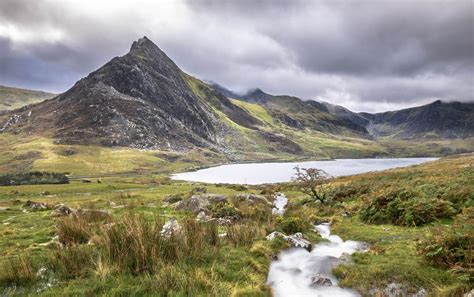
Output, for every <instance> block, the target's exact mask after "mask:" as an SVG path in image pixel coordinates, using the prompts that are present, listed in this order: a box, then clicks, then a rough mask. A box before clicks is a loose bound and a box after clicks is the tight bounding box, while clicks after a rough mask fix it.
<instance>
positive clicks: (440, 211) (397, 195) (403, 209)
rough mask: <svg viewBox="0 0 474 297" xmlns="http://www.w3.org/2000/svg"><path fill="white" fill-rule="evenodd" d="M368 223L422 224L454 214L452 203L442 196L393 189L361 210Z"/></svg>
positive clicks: (362, 216)
mask: <svg viewBox="0 0 474 297" xmlns="http://www.w3.org/2000/svg"><path fill="white" fill-rule="evenodd" d="M359 214H360V217H361V219H362V220H363V221H365V222H368V223H375V224H383V223H391V224H395V225H403V226H420V225H423V224H426V223H430V222H432V221H434V220H436V219H438V218H446V217H451V216H452V215H453V214H454V209H453V207H452V203H451V202H449V201H445V200H443V199H440V198H423V197H419V196H418V195H417V194H416V193H414V192H410V191H391V192H388V193H386V194H384V195H380V196H378V197H376V198H373V199H372V200H371V201H369V203H367V204H366V205H365V206H363V207H362V209H361V210H360V212H359Z"/></svg>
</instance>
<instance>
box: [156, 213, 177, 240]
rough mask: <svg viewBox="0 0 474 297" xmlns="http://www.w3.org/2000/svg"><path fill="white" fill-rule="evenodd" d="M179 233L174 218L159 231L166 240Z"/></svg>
mask: <svg viewBox="0 0 474 297" xmlns="http://www.w3.org/2000/svg"><path fill="white" fill-rule="evenodd" d="M180 231H181V226H180V225H179V224H178V221H177V220H176V219H175V218H172V219H171V220H169V221H168V222H166V224H164V225H163V228H162V229H161V231H160V235H161V236H163V237H166V238H169V237H171V235H173V234H177V233H179V232H180Z"/></svg>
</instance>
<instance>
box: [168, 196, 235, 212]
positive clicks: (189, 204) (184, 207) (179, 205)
mask: <svg viewBox="0 0 474 297" xmlns="http://www.w3.org/2000/svg"><path fill="white" fill-rule="evenodd" d="M219 202H227V198H226V197H225V196H222V195H217V194H202V195H193V196H191V198H189V199H185V200H182V201H179V202H176V203H174V204H173V205H172V206H173V208H174V209H175V210H181V211H189V212H193V213H195V214H198V213H199V212H201V211H204V212H206V213H207V212H208V211H209V208H210V207H211V205H214V204H217V203H219Z"/></svg>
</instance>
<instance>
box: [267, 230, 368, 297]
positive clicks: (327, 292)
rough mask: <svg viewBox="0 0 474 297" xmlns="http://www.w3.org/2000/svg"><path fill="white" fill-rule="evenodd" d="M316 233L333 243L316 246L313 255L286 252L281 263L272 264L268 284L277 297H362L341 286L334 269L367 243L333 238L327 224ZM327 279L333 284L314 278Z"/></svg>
mask: <svg viewBox="0 0 474 297" xmlns="http://www.w3.org/2000/svg"><path fill="white" fill-rule="evenodd" d="M315 228H316V230H317V231H318V232H319V234H320V235H321V237H323V238H325V239H327V240H328V241H329V242H323V243H319V244H316V245H315V246H314V248H313V250H312V251H311V252H308V251H307V250H306V249H303V248H291V249H288V250H285V251H282V252H281V253H280V254H279V255H278V260H275V261H273V262H272V264H271V266H270V271H269V273H268V283H269V284H270V286H271V287H272V289H273V293H274V295H275V296H277V297H278V296H285V297H286V296H320V297H326V296H327V297H334V296H340V297H345V296H351V297H352V296H359V294H358V293H357V292H355V291H353V290H351V289H344V288H341V287H339V286H337V279H336V277H335V276H334V275H333V274H332V269H333V268H334V267H335V266H337V265H338V264H339V263H340V262H341V259H340V258H341V256H343V257H345V256H344V255H345V254H347V255H350V254H352V253H354V252H356V251H363V250H364V249H365V244H363V243H361V242H357V241H352V240H347V241H343V240H342V239H341V238H340V237H339V236H337V235H331V231H330V226H329V224H327V223H324V224H320V225H317V226H316V227H315ZM315 276H316V279H318V278H327V279H329V280H331V283H332V285H317V284H314V283H313V282H314V279H315Z"/></svg>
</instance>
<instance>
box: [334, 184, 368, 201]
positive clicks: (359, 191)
mask: <svg viewBox="0 0 474 297" xmlns="http://www.w3.org/2000/svg"><path fill="white" fill-rule="evenodd" d="M369 192H370V187H369V186H368V185H365V184H362V185H359V184H355V183H350V184H347V185H342V186H338V187H335V188H332V189H331V190H330V191H329V193H328V196H329V197H330V200H333V201H344V200H347V199H351V198H354V197H358V196H361V195H364V194H367V193H369Z"/></svg>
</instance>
